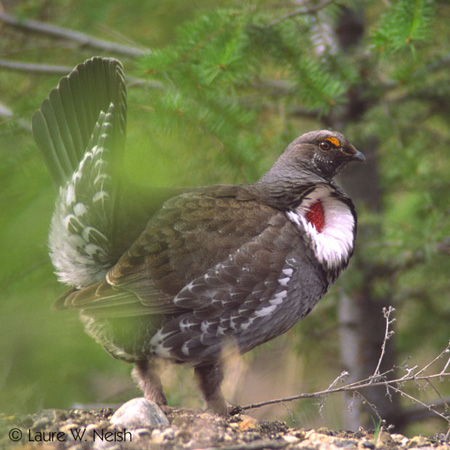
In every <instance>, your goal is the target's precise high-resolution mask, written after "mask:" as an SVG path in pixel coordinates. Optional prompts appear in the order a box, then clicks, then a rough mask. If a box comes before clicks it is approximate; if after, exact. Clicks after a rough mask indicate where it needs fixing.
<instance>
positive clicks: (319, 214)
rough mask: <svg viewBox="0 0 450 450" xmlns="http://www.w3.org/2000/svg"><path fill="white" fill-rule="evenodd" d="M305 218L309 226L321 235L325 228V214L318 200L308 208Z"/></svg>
mask: <svg viewBox="0 0 450 450" xmlns="http://www.w3.org/2000/svg"><path fill="white" fill-rule="evenodd" d="M305 217H306V220H307V221H308V222H309V223H310V224H312V225H314V226H315V227H316V230H317V231H318V232H319V233H322V230H323V227H324V226H325V214H324V212H323V206H322V202H321V201H320V200H317V201H316V202H314V203H313V204H312V205H311V206H310V207H309V209H308V211H307V212H306V214H305Z"/></svg>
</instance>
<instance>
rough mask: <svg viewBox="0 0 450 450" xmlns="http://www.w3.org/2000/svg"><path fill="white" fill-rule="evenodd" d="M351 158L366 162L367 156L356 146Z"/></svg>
mask: <svg viewBox="0 0 450 450" xmlns="http://www.w3.org/2000/svg"><path fill="white" fill-rule="evenodd" d="M351 160H352V161H359V162H362V163H365V162H366V157H365V156H364V155H363V154H362V153H361V152H360V151H359V150H356V148H355V153H354V154H353V155H352V157H351Z"/></svg>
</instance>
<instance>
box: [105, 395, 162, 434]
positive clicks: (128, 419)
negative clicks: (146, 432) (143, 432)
mask: <svg viewBox="0 0 450 450" xmlns="http://www.w3.org/2000/svg"><path fill="white" fill-rule="evenodd" d="M111 423H112V424H113V425H115V426H120V427H122V428H128V429H130V428H131V429H135V428H159V427H164V426H167V425H169V421H168V420H167V417H166V415H165V414H164V412H163V411H162V409H161V408H160V407H159V406H158V405H157V404H156V403H154V402H151V401H149V400H147V399H146V398H144V397H138V398H134V399H133V400H130V401H129V402H126V403H124V404H123V405H122V406H121V407H120V408H119V409H118V410H117V411H116V412H115V413H114V414H113V416H112V417H111Z"/></svg>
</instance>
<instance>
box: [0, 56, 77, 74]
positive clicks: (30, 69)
mask: <svg viewBox="0 0 450 450" xmlns="http://www.w3.org/2000/svg"><path fill="white" fill-rule="evenodd" d="M0 69H7V70H15V71H18V72H27V73H42V74H44V75H67V74H68V73H69V72H71V71H72V69H73V68H72V67H66V66H52V65H48V64H32V63H24V62H18V61H8V60H6V59H0Z"/></svg>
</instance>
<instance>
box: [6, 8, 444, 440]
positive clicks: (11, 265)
mask: <svg viewBox="0 0 450 450" xmlns="http://www.w3.org/2000/svg"><path fill="white" fill-rule="evenodd" d="M0 6H2V7H3V12H4V13H9V14H11V15H13V16H14V17H16V18H18V19H21V20H36V21H40V22H44V23H47V24H53V25H57V26H59V27H63V28H66V29H71V30H77V31H79V32H82V33H86V34H87V35H90V36H95V37H96V38H100V39H103V40H107V41H113V42H117V43H121V44H123V45H126V46H129V47H133V48H138V49H142V50H144V51H145V54H144V55H143V56H142V57H140V58H136V57H133V56H129V55H125V54H119V53H115V52H108V51H101V50H99V49H93V48H91V47H90V46H89V44H87V45H84V46H81V45H79V44H76V43H74V42H72V41H71V40H63V39H54V38H51V37H49V36H48V35H45V34H36V33H32V32H30V31H29V30H26V29H25V28H21V27H11V26H9V25H6V24H5V23H2V22H0V33H1V35H0V112H1V116H0V185H1V189H0V254H1V258H0V409H1V410H2V411H7V412H34V411H36V410H37V409H39V408H69V407H72V406H74V405H78V406H86V405H102V404H117V403H120V402H122V401H125V400H126V399H129V398H131V397H132V396H136V395H138V391H137V390H136V388H135V386H134V385H133V383H132V381H131V378H130V375H129V373H130V370H131V367H130V366H128V365H127V364H125V363H122V362H119V361H115V360H114V359H112V358H111V357H110V356H109V355H107V354H106V352H104V351H103V349H102V348H100V346H98V345H97V344H96V343H95V342H93V341H92V340H91V339H90V338H89V337H88V336H87V335H85V334H84V332H83V329H82V326H81V324H80V323H79V322H78V319H77V317H76V314H73V313H70V312H69V313H61V312H53V311H51V310H50V305H51V304H52V302H53V300H54V299H55V298H56V297H57V296H58V295H59V294H60V293H62V292H63V291H64V290H65V287H64V286H62V285H60V284H58V283H57V281H56V277H55V276H54V275H53V269H52V266H51V263H50V260H49V257H48V255H47V234H48V228H49V221H50V218H51V214H52V211H53V204H54V200H55V197H56V193H55V191H54V188H53V186H52V185H51V181H50V178H49V176H48V174H47V171H46V167H45V165H44V163H43V161H42V160H41V157H40V154H39V152H38V150H37V147H36V145H35V144H34V141H33V139H32V136H31V132H30V123H31V116H32V114H33V112H34V111H35V110H36V109H37V108H38V107H39V105H40V103H41V101H42V100H43V99H44V98H46V97H47V95H48V93H49V91H50V90H51V89H52V88H53V87H55V86H56V85H57V83H58V80H59V78H60V77H61V76H62V75H63V71H62V73H61V75H59V74H53V75H51V74H44V73H37V72H35V71H33V70H31V69H29V70H8V69H7V68H6V67H5V64H2V63H3V62H4V61H14V62H20V63H36V64H41V65H44V64H45V65H55V66H59V67H60V66H64V67H68V68H71V67H74V66H75V65H76V64H78V63H80V62H82V61H84V60H85V59H87V58H89V57H91V56H93V55H96V54H101V55H105V56H116V57H118V58H119V59H121V60H122V61H123V63H124V67H125V72H126V74H127V75H128V76H129V77H130V78H129V80H128V107H129V116H128V140H127V156H126V167H125V170H127V171H128V173H129V174H130V176H132V177H133V178H135V179H138V180H140V181H141V182H142V183H144V184H148V185H157V186H170V185H186V186H189V185H199V184H214V183H222V182H231V183H245V182H252V181H255V180H256V179H258V177H259V176H260V175H262V174H263V173H264V171H265V170H267V169H268V168H269V167H270V166H271V164H272V163H273V161H274V160H275V159H276V157H277V156H278V155H279V154H280V153H281V152H282V150H283V149H284V148H285V146H286V145H287V144H288V143H289V142H290V141H291V140H292V139H294V138H295V137H296V136H298V135H300V134H302V133H303V132H306V131H309V130H312V129H318V128H326V127H330V128H335V129H339V130H340V131H343V132H344V133H345V134H346V135H347V137H348V138H349V139H350V140H351V141H352V142H353V143H354V144H355V145H356V146H357V147H358V148H359V149H360V150H362V151H363V152H364V153H365V154H366V156H367V157H368V164H367V167H366V168H364V169H360V168H359V167H358V168H354V169H353V170H349V171H348V174H346V175H345V176H344V177H343V179H342V183H343V184H344V186H345V187H346V189H347V190H348V191H349V192H350V193H351V195H352V197H353V198H354V199H355V201H356V203H357V207H358V213H359V221H360V232H359V236H358V242H357V250H356V256H355V258H354V259H353V262H352V263H351V265H350V268H349V269H348V270H347V271H346V273H345V274H344V275H343V276H342V277H341V278H340V279H339V280H338V282H337V285H336V286H335V287H333V288H332V290H331V292H330V293H329V294H328V295H327V297H326V298H325V299H324V300H323V301H322V302H321V303H320V304H319V305H318V307H317V308H316V309H315V311H314V312H313V313H312V315H311V316H310V317H308V319H306V320H305V321H303V322H302V323H301V324H300V325H298V326H296V327H295V328H294V329H293V330H291V331H290V332H289V333H288V334H287V335H285V336H282V337H280V338H279V339H277V340H276V341H274V342H272V343H269V344H267V345H265V346H264V347H263V348H261V349H258V350H256V351H254V352H252V353H251V354H250V355H245V357H244V358H242V359H236V358H231V359H230V362H229V368H228V377H227V382H226V383H225V392H226V395H227V398H228V399H229V400H230V401H232V402H236V403H239V404H246V403H252V402H256V401H260V400H267V399H271V398H277V397H281V396H286V395H293V394H296V393H301V392H312V391H316V390H322V389H324V388H326V387H327V386H328V385H329V384H330V383H332V382H333V380H334V379H335V378H336V377H337V376H338V375H339V374H340V373H341V371H342V370H343V369H347V370H349V371H350V372H351V373H353V374H355V376H356V372H357V371H358V370H359V368H363V367H364V369H367V370H366V372H364V370H362V372H361V376H367V374H370V373H371V372H370V370H372V371H373V370H374V368H375V366H376V364H377V361H378V355H379V354H380V351H381V350H380V343H381V341H382V337H383V335H384V319H383V317H382V313H381V310H382V307H383V306H386V305H392V306H394V307H395V308H396V309H397V311H396V313H395V317H396V319H397V320H396V323H395V331H396V334H395V336H394V338H392V339H391V340H390V341H389V343H388V346H389V348H390V350H389V357H390V358H391V359H390V360H387V361H386V363H387V364H388V363H389V364H394V363H395V364H397V366H399V367H400V368H399V369H398V373H400V374H403V373H404V369H402V367H404V366H405V365H409V367H412V366H414V365H416V364H417V365H419V367H422V366H423V364H426V363H427V362H429V361H431V360H432V359H433V358H434V357H435V356H436V355H437V354H439V353H440V352H441V351H442V350H443V349H444V348H445V347H446V345H447V344H448V341H449V338H450V327H449V325H448V323H449V319H450V302H449V300H450V277H449V273H450V258H449V253H450V219H449V216H450V200H449V192H450V177H449V173H450V150H449V144H450V127H449V118H450V108H449V104H450V102H449V95H450V83H449V82H450V71H449V67H450V55H449V53H448V49H449V48H450V32H449V31H448V21H449V19H450V5H448V3H447V2H446V1H435V2H433V1H425V0H420V1H419V0H415V1H412V2H410V1H406V0H404V1H393V2H391V4H390V5H389V4H387V3H385V2H379V1H376V0H367V1H363V2H354V1H350V0H349V1H323V2H303V3H302V2H282V3H280V4H277V3H276V2H270V1H244V2H234V1H215V2H211V1H206V0H204V1H200V0H195V1H190V2H185V1H180V0H178V1H176V0H165V1H157V0H150V1H147V2H141V1H138V0H128V1H127V2H123V1H117V0H110V1H104V0H103V1H99V0H89V1H88V0H77V1H74V0H42V1H40V0H26V1H14V0H10V1H3V2H0ZM149 49H151V51H148V52H147V50H149ZM348 299H350V300H349V301H350V309H349V310H350V311H351V312H352V314H353V313H354V312H355V314H356V313H357V314H356V320H357V321H358V324H357V326H355V327H354V329H355V330H357V334H356V335H355V336H356V337H355V346H356V347H355V348H356V350H354V351H353V350H352V349H349V348H348V347H347V348H343V345H344V342H345V340H344V338H343V333H344V334H345V331H342V330H343V329H344V328H345V319H346V317H348V315H347V316H346V313H345V311H346V310H345V308H344V307H343V306H342V305H343V304H344V303H345V302H347V300H348ZM352 302H353V303H352ZM368 305H369V306H370V308H373V309H370V308H369V309H367V307H368ZM352 317H353V316H352ZM343 324H344V325H343ZM343 326H344V328H343ZM369 334H370V336H368V335H369ZM374 337H377V339H374V340H373V339H372V338H374ZM380 339H381V340H380ZM371 347H373V348H371ZM348 351H350V352H353V353H352V354H353V356H355V358H356V365H357V368H358V369H354V368H352V367H349V366H351V365H352V364H354V363H355V362H353V363H351V362H349V361H348V355H347V358H346V356H345V353H346V352H348ZM368 354H370V355H371V356H370V358H366V359H369V361H365V360H364V358H363V356H364V355H368ZM339 355H341V356H339ZM350 356H351V355H350ZM355 358H354V359H355ZM358 358H359V359H358ZM350 359H351V358H350ZM358 361H359V362H358ZM439 364H440V365H439ZM444 364H445V360H443V359H441V360H439V361H438V362H437V363H436V365H434V366H433V367H431V368H430V371H428V373H437V372H439V371H440V370H442V368H443V366H444ZM370 367H372V369H371V368H370ZM387 367H388V368H390V367H392V366H387ZM355 370H356V372H355ZM402 370H403V372H402ZM367 371H368V372H367ZM364 373H365V375H364ZM164 381H165V384H166V385H167V386H168V388H167V394H168V397H169V402H170V403H171V404H177V405H184V406H191V407H200V406H201V401H200V396H199V395H198V394H197V391H196V389H195V388H193V384H194V382H193V379H192V374H191V373H190V371H189V370H186V369H185V368H180V367H176V368H173V367H172V368H168V369H167V370H166V371H165V374H164ZM449 384H450V383H448V379H446V381H445V382H441V383H440V382H439V381H437V382H436V384H435V385H434V388H435V389H433V387H430V386H428V387H427V389H423V388H424V387H425V386H412V387H411V388H410V389H411V393H412V394H413V395H415V396H417V397H419V398H421V400H422V401H424V402H428V401H433V402H435V403H436V402H437V403H443V401H444V400H445V398H446V396H449V395H450V389H449ZM436 391H438V392H439V393H440V395H441V398H438V396H437V394H436ZM348 401H349V399H345V398H343V397H342V396H336V397H332V398H330V399H329V400H328V401H327V402H326V403H325V407H324V408H323V411H322V410H320V411H319V409H320V408H319V406H318V405H317V401H308V402H305V401H301V402H295V403H289V404H285V405H282V406H277V407H270V408H265V409H261V410H255V412H254V415H259V416H260V417H263V418H266V419H286V420H290V421H291V423H294V424H300V425H302V426H319V425H326V426H329V427H335V428H341V427H347V426H355V423H357V421H358V420H359V421H360V422H361V423H366V424H367V423H369V424H370V423H371V422H370V420H369V419H367V417H366V418H364V412H361V413H360V416H361V417H362V418H360V419H357V420H356V422H355V420H353V422H352V421H351V420H352V419H348V417H347V416H351V415H352V413H351V412H349V408H348V403H347V402H348ZM353 401H354V402H357V401H358V400H357V399H354V400H353ZM351 402H352V399H351V398H350V403H351ZM444 403H445V401H444ZM413 407H414V404H413V403H411V402H409V401H405V400H399V405H392V409H394V408H395V410H396V411H402V414H403V415H404V418H403V419H402V420H403V421H399V422H398V424H399V425H398V426H399V427H400V428H401V429H403V428H404V427H406V426H407V425H408V424H409V421H408V419H407V417H408V416H407V414H408V413H409V412H410V411H411V410H412V409H413ZM388 408H389V407H388ZM447 413H448V411H447ZM367 414H368V415H369V416H372V417H373V418H374V420H375V422H377V421H378V420H379V418H377V415H376V414H375V413H373V412H370V411H369V412H368V413H366V415H367ZM431 416H432V414H431ZM346 417H347V418H346ZM349 420H350V425H349ZM392 420H393V419H392ZM402 427H403V428H402ZM445 428H446V424H445V421H439V420H435V419H431V420H430V421H428V420H426V419H424V420H421V421H419V422H418V421H415V422H414V425H413V426H412V427H410V428H408V430H409V432H423V433H435V432H438V431H442V430H445Z"/></svg>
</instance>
